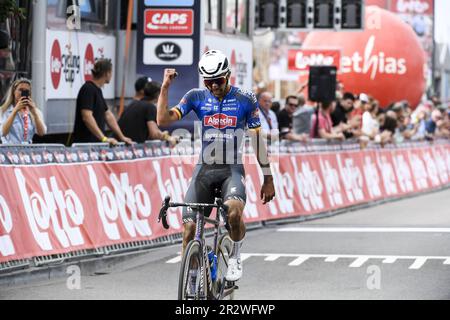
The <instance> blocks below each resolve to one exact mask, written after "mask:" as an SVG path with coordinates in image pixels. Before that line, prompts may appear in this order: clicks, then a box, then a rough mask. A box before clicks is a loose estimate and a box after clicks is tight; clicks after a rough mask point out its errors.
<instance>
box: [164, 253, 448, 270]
mask: <svg viewBox="0 0 450 320" xmlns="http://www.w3.org/2000/svg"><path fill="white" fill-rule="evenodd" d="M250 257H262V258H264V261H268V262H274V261H276V260H278V259H279V258H294V260H293V261H291V262H290V263H289V264H288V265H289V266H299V265H301V264H302V263H303V262H305V261H307V260H308V259H311V258H321V259H325V260H324V261H325V262H336V261H337V260H338V259H351V260H353V262H352V263H351V264H350V265H349V267H350V268H360V267H362V266H363V265H364V263H366V262H367V261H369V260H381V262H382V263H384V264H392V263H395V262H397V261H398V260H413V261H414V262H413V263H412V264H411V266H410V267H409V269H411V270H418V269H420V268H422V267H423V265H424V264H425V263H426V262H427V261H429V260H443V264H444V265H450V257H446V256H387V255H351V254H289V253H242V254H241V260H242V261H244V260H246V259H248V258H250ZM179 262H181V256H179V255H178V256H176V257H175V258H172V259H170V260H168V261H167V262H166V263H171V264H174V263H179Z"/></svg>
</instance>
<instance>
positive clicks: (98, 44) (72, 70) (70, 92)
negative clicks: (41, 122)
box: [45, 29, 116, 100]
mask: <svg viewBox="0 0 450 320" xmlns="http://www.w3.org/2000/svg"><path fill="white" fill-rule="evenodd" d="M46 45H47V49H46V59H47V63H46V64H45V65H46V90H45V92H46V99H47V100H50V99H76V98H77V95H78V91H79V90H80V88H81V86H82V85H83V84H84V83H85V82H86V81H88V80H92V74H91V70H92V68H93V67H94V63H95V61H97V60H98V59H100V58H106V59H110V60H111V61H112V62H113V68H114V67H115V61H116V39H115V37H112V36H105V35H101V36H100V35H95V34H93V33H82V32H76V31H71V32H68V31H67V32H66V31H55V30H50V29H47V44H46ZM113 72H114V69H113ZM103 96H104V97H105V98H106V99H113V98H114V81H112V82H111V83H110V84H107V85H105V87H104V88H103Z"/></svg>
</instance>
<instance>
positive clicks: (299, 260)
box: [289, 256, 309, 267]
mask: <svg viewBox="0 0 450 320" xmlns="http://www.w3.org/2000/svg"><path fill="white" fill-rule="evenodd" d="M308 259H309V257H308V256H299V257H298V258H297V259H295V260H294V261H292V262H291V263H289V266H291V267H295V266H299V265H301V264H302V263H303V262H305V261H306V260H308Z"/></svg>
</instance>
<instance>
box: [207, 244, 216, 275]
mask: <svg viewBox="0 0 450 320" xmlns="http://www.w3.org/2000/svg"><path fill="white" fill-rule="evenodd" d="M208 260H209V265H210V266H211V279H212V281H216V278H217V256H216V255H215V254H214V251H213V250H212V249H209V251H208Z"/></svg>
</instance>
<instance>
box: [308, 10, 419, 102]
mask: <svg viewBox="0 0 450 320" xmlns="http://www.w3.org/2000/svg"><path fill="white" fill-rule="evenodd" d="M365 12H366V15H365V30H364V31H345V32H311V33H309V34H308V36H307V37H306V39H305V41H304V44H303V47H302V48H303V49H340V50H341V63H340V71H339V75H338V79H339V80H340V81H342V82H343V84H344V86H345V91H351V92H353V93H355V94H359V93H362V92H364V93H367V94H369V95H371V96H373V97H374V98H375V99H377V100H379V101H380V104H381V106H383V107H385V106H388V105H389V104H390V103H393V102H397V101H400V100H408V102H409V103H410V104H411V105H412V106H413V107H415V106H417V105H418V104H419V102H420V99H421V97H422V95H423V93H424V90H425V72H424V70H425V69H424V68H425V63H426V58H425V52H424V50H423V49H422V47H421V45H420V43H419V41H418V39H417V37H416V35H415V33H414V31H413V29H412V28H411V27H410V26H409V25H408V24H406V23H405V22H403V21H402V20H401V19H400V18H399V17H398V16H396V15H395V14H393V13H391V12H389V11H387V10H384V9H381V8H379V7H377V6H368V7H366V10H365ZM305 80H306V79H305V78H303V79H300V81H301V82H304V81H305Z"/></svg>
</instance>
